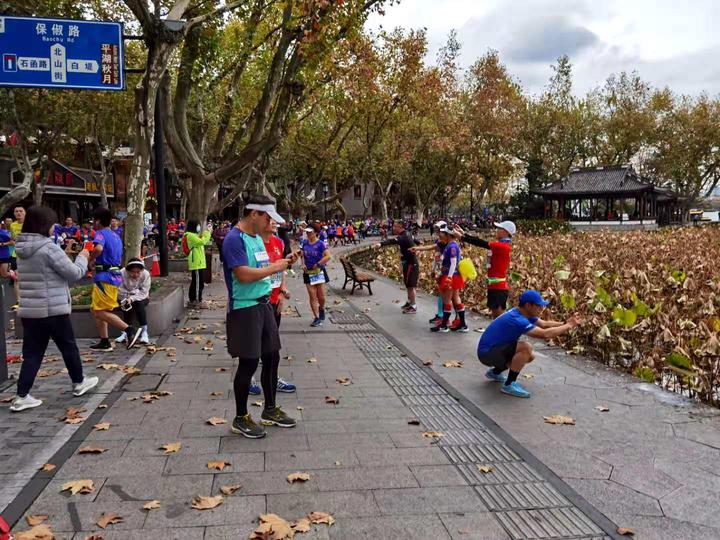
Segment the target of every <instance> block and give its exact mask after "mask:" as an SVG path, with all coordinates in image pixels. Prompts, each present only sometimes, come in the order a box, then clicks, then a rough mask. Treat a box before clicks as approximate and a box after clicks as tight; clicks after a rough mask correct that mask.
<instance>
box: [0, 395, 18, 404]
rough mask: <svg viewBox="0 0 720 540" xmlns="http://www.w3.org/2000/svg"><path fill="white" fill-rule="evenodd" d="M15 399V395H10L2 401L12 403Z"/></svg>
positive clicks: (1, 400) (1, 401)
mask: <svg viewBox="0 0 720 540" xmlns="http://www.w3.org/2000/svg"><path fill="white" fill-rule="evenodd" d="M13 399H15V396H8V397H4V398H2V399H0V403H10V402H11V401H12V400H13Z"/></svg>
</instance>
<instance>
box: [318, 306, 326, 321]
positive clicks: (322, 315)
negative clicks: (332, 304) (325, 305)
mask: <svg viewBox="0 0 720 540" xmlns="http://www.w3.org/2000/svg"><path fill="white" fill-rule="evenodd" d="M318 319H320V320H321V321H324V320H325V310H324V309H321V310H320V316H319V317H318Z"/></svg>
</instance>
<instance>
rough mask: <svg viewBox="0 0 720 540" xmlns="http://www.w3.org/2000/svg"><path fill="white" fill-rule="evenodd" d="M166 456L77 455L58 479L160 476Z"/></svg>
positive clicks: (61, 468)
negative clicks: (138, 457) (127, 475)
mask: <svg viewBox="0 0 720 540" xmlns="http://www.w3.org/2000/svg"><path fill="white" fill-rule="evenodd" d="M166 460H167V458H166V457H165V456H158V457H143V458H142V459H137V458H135V457H116V458H113V457H111V456H105V455H104V454H83V455H75V456H72V457H71V458H70V459H68V460H67V461H66V462H65V463H64V464H63V466H62V467H60V470H59V471H58V472H57V475H56V476H57V478H77V477H80V476H83V477H85V476H100V475H102V476H118V475H121V474H132V475H146V476H154V475H157V476H159V475H160V474H161V473H162V471H163V469H164V468H165V462H166Z"/></svg>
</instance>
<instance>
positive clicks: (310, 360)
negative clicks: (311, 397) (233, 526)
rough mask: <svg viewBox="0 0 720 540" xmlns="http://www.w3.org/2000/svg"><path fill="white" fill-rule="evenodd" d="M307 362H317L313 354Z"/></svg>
mask: <svg viewBox="0 0 720 540" xmlns="http://www.w3.org/2000/svg"><path fill="white" fill-rule="evenodd" d="M307 362H308V364H315V363H316V362H317V358H315V357H314V356H311V357H310V358H308V359H307ZM271 515H275V514H271Z"/></svg>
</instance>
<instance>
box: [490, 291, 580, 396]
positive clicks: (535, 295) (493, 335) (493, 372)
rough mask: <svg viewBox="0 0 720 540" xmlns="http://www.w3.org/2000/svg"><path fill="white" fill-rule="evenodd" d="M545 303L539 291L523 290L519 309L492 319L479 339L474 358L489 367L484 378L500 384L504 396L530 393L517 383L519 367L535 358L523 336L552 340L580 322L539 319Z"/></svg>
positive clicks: (546, 303)
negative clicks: (505, 373) (507, 370)
mask: <svg viewBox="0 0 720 540" xmlns="http://www.w3.org/2000/svg"><path fill="white" fill-rule="evenodd" d="M548 303H549V302H547V301H546V300H543V297H542V296H541V295H540V293H539V292H537V291H533V290H529V291H525V292H524V293H522V295H520V301H519V306H518V307H516V308H512V309H511V310H510V311H506V312H505V313H503V314H502V315H500V316H499V317H498V318H497V319H495V320H493V321H492V322H491V323H490V325H489V326H488V327H487V328H486V329H485V332H483V335H482V337H481V338H480V342H479V343H478V347H477V355H478V359H479V360H480V362H482V363H483V364H485V365H486V366H490V369H489V370H488V371H487V373H485V376H486V377H487V378H488V379H490V380H491V381H497V382H501V383H503V385H502V386H501V387H500V391H501V392H502V393H504V394H509V395H511V396H515V397H530V392H528V391H527V390H525V388H523V387H522V386H520V385H519V384H518V382H517V378H518V375H519V374H520V371H521V370H522V368H523V367H525V365H526V364H529V363H530V362H532V361H533V360H534V359H535V354H534V353H533V348H532V345H530V343H528V342H527V341H520V338H521V337H522V336H523V335H528V336H530V337H534V338H541V339H552V338H554V337H557V336H560V335H562V334H565V333H567V332H569V331H570V330H572V329H573V328H575V327H576V326H578V325H580V324H582V323H583V321H582V319H581V318H580V317H578V316H573V317H571V318H570V319H569V320H568V321H567V322H565V323H562V322H558V321H545V320H543V319H541V318H540V314H541V313H542V311H543V310H544V309H545V306H547V305H548ZM506 369H509V372H508V375H507V376H505V375H503V372H504V371H505V370H506Z"/></svg>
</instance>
